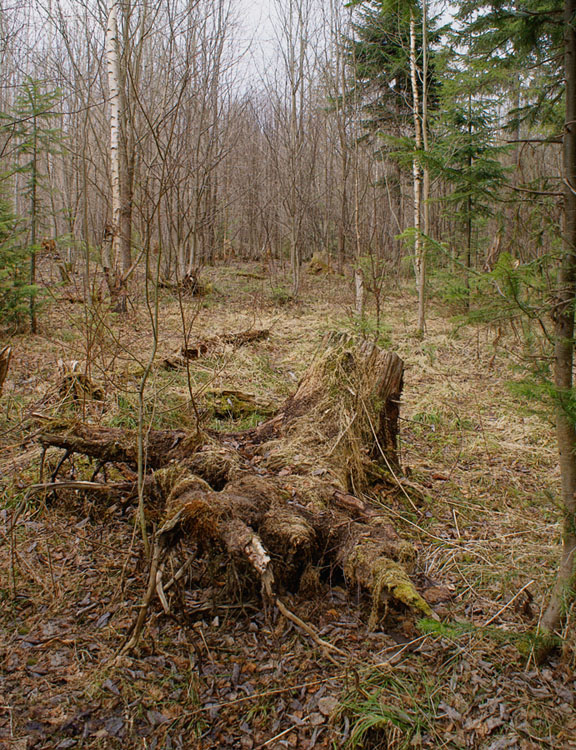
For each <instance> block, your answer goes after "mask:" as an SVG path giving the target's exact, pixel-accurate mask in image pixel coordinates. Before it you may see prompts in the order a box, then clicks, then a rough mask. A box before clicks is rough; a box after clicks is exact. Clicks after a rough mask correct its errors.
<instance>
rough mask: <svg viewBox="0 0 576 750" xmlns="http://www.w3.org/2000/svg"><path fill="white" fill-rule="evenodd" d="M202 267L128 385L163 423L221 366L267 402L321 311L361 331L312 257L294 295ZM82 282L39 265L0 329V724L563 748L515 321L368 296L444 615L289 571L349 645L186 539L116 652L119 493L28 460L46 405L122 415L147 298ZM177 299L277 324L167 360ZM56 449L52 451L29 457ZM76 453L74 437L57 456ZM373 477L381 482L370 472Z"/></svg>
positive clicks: (84, 467)
mask: <svg viewBox="0 0 576 750" xmlns="http://www.w3.org/2000/svg"><path fill="white" fill-rule="evenodd" d="M49 274H50V270H49V269H44V275H45V281H46V282H48V281H49ZM204 279H205V280H209V281H210V284H211V286H212V289H211V293H210V294H208V295H207V296H205V297H203V298H201V299H199V300H196V299H187V300H184V301H183V303H182V304H180V303H179V301H178V299H177V298H176V297H174V296H172V295H171V294H170V293H169V292H168V291H167V290H162V294H161V299H160V306H159V347H158V353H157V355H156V357H155V360H154V366H153V368H152V371H151V375H150V378H149V380H148V382H147V386H146V390H145V394H144V397H145V417H146V423H147V424H150V425H152V426H153V427H170V428H176V427H178V428H184V429H186V428H190V429H192V428H193V427H194V425H195V419H196V415H195V412H194V409H192V408H191V406H190V398H189V394H190V389H191V390H192V392H193V393H194V394H195V397H196V402H197V405H198V407H199V409H200V411H202V412H204V411H205V410H206V409H207V406H206V399H205V396H206V392H207V390H208V389H213V388H215V387H220V388H224V387H225V388H230V389H238V390H241V391H243V392H246V391H248V392H250V393H252V394H255V395H257V396H258V397H259V398H260V400H261V402H262V403H269V404H279V403H281V401H282V400H283V399H284V398H285V397H286V396H287V395H288V394H289V393H291V392H293V391H294V389H295V386H296V384H297V382H298V379H299V378H300V376H301V375H302V374H303V372H304V371H305V370H306V367H307V366H308V365H309V364H310V362H311V361H312V360H313V358H314V356H315V354H317V353H318V352H319V351H321V348H322V338H323V335H324V334H325V333H326V332H328V331H336V330H347V331H350V332H355V333H359V334H361V333H364V334H367V335H372V334H373V332H374V328H375V326H374V316H373V311H372V310H369V313H368V318H367V322H366V323H365V324H364V325H363V326H358V324H357V323H356V322H355V320H354V316H353V315H352V313H351V308H352V288H351V284H350V282H349V280H348V279H345V278H344V277H340V276H337V275H322V276H310V275H306V276H305V278H304V289H303V292H302V297H301V301H299V302H298V303H293V302H291V301H290V300H289V299H288V295H287V294H286V292H285V290H284V289H283V288H282V286H281V285H280V284H279V283H278V282H277V281H275V280H274V279H273V277H272V280H271V277H270V275H269V271H268V270H267V269H264V268H261V267H256V266H247V265H240V264H233V265H229V266H226V267H223V268H218V269H207V270H206V271H205V272H204ZM79 292H80V290H74V288H73V287H69V288H63V287H57V286H54V287H52V295H53V297H52V298H49V299H48V300H47V301H46V303H45V305H44V308H43V309H42V311H41V314H40V332H39V334H38V335H36V336H31V335H21V336H14V337H12V339H11V342H10V343H11V345H12V347H13V351H14V354H13V360H12V365H11V369H10V373H9V376H8V380H7V382H6V384H5V387H4V394H3V396H2V398H1V401H0V492H1V493H2V496H3V500H2V503H1V504H0V571H1V576H2V577H1V579H0V603H1V604H0V644H1V653H0V658H1V667H0V669H1V674H2V680H1V681H0V747H1V748H4V747H6V748H13V750H24V749H25V748H42V749H44V748H46V749H48V748H123V750H129V749H131V748H150V749H151V750H152V749H155V748H158V749H161V748H165V749H166V750H169V748H190V749H194V748H205V749H206V750H208V749H209V748H242V749H244V750H257V749H259V748H262V749H263V748H271V749H274V748H302V749H304V748H318V749H320V748H345V747H350V748H354V747H357V748H418V747H422V748H483V749H485V750H504V749H505V748H541V747H542V748H550V747H552V748H567V749H568V748H576V710H575V700H576V699H575V694H576V691H575V688H576V682H575V680H576V677H575V665H576V656H575V654H576V643H575V636H574V625H573V621H572V625H571V632H570V633H569V634H568V637H567V639H566V647H565V649H564V652H563V653H561V654H558V655H556V656H555V657H554V658H553V659H552V661H550V662H549V664H547V665H546V666H545V667H542V668H539V667H537V666H536V665H535V663H534V660H533V658H532V656H531V653H530V639H529V637H528V635H529V632H530V630H531V629H532V628H534V626H535V623H536V622H537V620H538V614H539V612H540V611H541V608H542V606H543V604H544V603H545V600H546V595H547V592H548V590H549V588H550V585H551V582H552V580H553V578H554V574H555V570H556V566H557V560H558V558H559V543H560V539H559V525H558V516H559V514H558V509H557V504H556V503H557V500H556V498H557V493H558V483H559V477H558V471H557V466H556V453H555V443H554V430H553V426H552V425H551V423H550V422H548V421H546V419H545V416H544V415H538V414H534V413H531V412H530V411H529V408H528V406H529V404H528V403H527V402H526V400H525V399H524V398H523V397H522V396H521V395H519V394H518V392H516V391H514V390H513V389H511V388H510V386H509V384H510V382H511V381H512V382H513V381H516V382H518V381H519V379H520V378H521V372H520V371H519V370H518V363H519V361H520V355H521V354H522V348H523V344H522V340H521V337H520V335H519V328H518V327H514V326H510V325H509V324H508V325H506V326H504V325H502V326H501V327H500V328H498V327H496V326H487V325H475V326H472V325H462V324H459V323H458V322H457V321H456V319H455V318H454V311H451V310H450V309H449V308H447V307H444V306H442V305H441V304H440V303H439V302H433V303H432V304H431V307H430V311H429V322H428V331H427V334H426V336H425V337H424V338H419V337H418V336H416V335H415V328H416V324H415V310H416V305H415V300H414V298H413V296H412V293H411V291H409V290H407V289H404V288H401V287H395V286H393V285H390V288H387V289H385V290H384V292H383V294H382V328H381V331H380V342H381V343H382V344H384V345H386V346H388V347H390V348H392V349H393V350H395V351H397V352H398V353H399V354H400V356H401V357H402V358H403V359H404V361H405V363H406V372H405V388H404V396H403V402H402V407H401V460H402V465H403V467H404V469H405V471H406V473H407V476H408V480H409V481H408V485H405V486H407V487H408V494H409V495H410V497H406V496H405V494H402V493H401V492H398V494H397V496H396V497H395V498H394V499H390V498H388V499H387V500H386V502H387V512H388V513H389V514H390V517H391V518H393V519H394V523H395V526H396V528H397V530H398V531H399V532H400V533H401V534H402V535H403V536H405V537H406V538H408V539H410V540H411V541H412V542H413V543H414V544H415V545H416V546H417V549H418V570H417V571H416V572H417V574H418V576H420V577H421V578H424V577H425V578H426V580H428V581H434V582H435V583H437V584H438V585H439V586H442V587H445V588H446V589H448V590H449V592H451V599H450V601H448V602H442V603H440V604H439V605H438V607H437V611H438V614H439V615H440V616H441V617H442V620H443V623H444V625H443V626H442V627H439V626H436V627H432V626H431V625H429V624H428V625H426V624H419V623H418V622H417V621H416V620H415V619H414V618H413V617H411V616H408V615H406V616H403V617H395V618H390V620H387V618H384V619H383V620H382V621H381V622H380V624H379V625H378V627H377V628H376V629H375V630H374V631H372V632H370V631H369V630H368V628H367V624H366V623H367V621H368V614H369V606H368V605H367V604H366V602H364V601H363V600H362V598H361V597H360V596H359V595H358V594H357V592H350V591H349V590H348V589H346V588H345V582H344V581H342V580H332V581H330V580H327V581H325V582H323V583H322V586H321V587H320V588H317V589H316V591H315V592H314V594H313V595H310V593H308V594H307V595H305V594H304V593H300V594H292V595H290V594H287V595H286V601H287V602H288V603H289V605H290V607H291V609H292V610H293V611H294V612H295V613H296V614H297V615H298V616H299V617H300V618H301V619H302V620H304V621H306V622H307V623H309V624H310V625H312V626H313V627H314V628H316V629H317V631H318V632H319V633H320V635H321V636H322V638H324V639H326V640H328V641H330V642H331V643H333V644H334V645H336V646H338V647H339V648H340V649H342V650H344V651H346V653H347V654H348V656H346V657H343V656H340V655H335V656H334V657H333V658H332V659H327V658H326V656H325V654H324V653H323V652H322V651H320V650H319V649H318V647H317V645H316V644H315V642H314V641H313V640H311V639H310V637H309V636H308V635H307V634H306V633H304V632H302V631H300V630H299V629H298V628H296V627H295V626H294V625H293V624H291V623H290V622H288V621H286V620H285V619H284V618H283V617H281V616H279V614H278V613H274V612H272V613H267V614H265V613H264V612H263V610H262V606H261V600H260V598H259V596H258V592H251V591H246V590H243V589H242V588H241V587H240V586H239V584H238V582H237V581H236V579H235V578H234V569H233V567H232V566H230V565H226V564H225V562H224V561H223V563H222V565H221V567H220V568H219V569H216V570H215V569H214V568H211V569H208V568H206V567H203V566H202V562H201V561H199V562H198V563H195V565H194V566H193V568H192V573H191V577H192V578H193V579H194V585H193V586H189V587H188V588H187V589H186V590H181V591H180V593H179V597H180V606H179V607H174V608H173V613H172V614H171V615H170V616H167V615H165V614H164V613H163V610H162V609H161V607H160V604H159V603H158V602H156V603H154V606H153V611H152V613H151V615H150V618H149V621H148V624H147V627H146V630H145V632H144V635H143V638H142V642H141V646H140V648H139V650H138V651H137V653H133V654H130V655H123V656H120V657H117V656H116V654H117V651H118V649H119V647H120V646H121V645H122V642H123V639H124V637H125V635H126V633H127V631H128V628H129V626H130V624H131V623H132V622H133V620H134V618H135V614H136V612H137V609H138V606H139V604H140V602H141V600H142V596H143V593H144V590H145V587H146V574H147V567H146V562H145V557H144V554H143V549H142V543H141V540H140V537H139V535H138V532H137V530H135V529H136V526H135V523H134V521H135V509H134V508H133V507H131V508H129V509H128V510H127V511H125V512H122V511H121V510H120V509H119V508H118V507H116V506H112V507H103V506H102V505H101V504H98V502H96V501H95V500H94V499H93V498H92V499H90V498H87V497H85V496H83V495H82V494H81V493H78V492H71V493H69V495H68V496H67V497H64V498H63V497H60V498H59V499H56V498H54V497H53V496H52V495H50V494H49V493H44V494H42V493H31V492H28V491H27V488H28V487H29V486H30V485H32V484H35V483H38V482H39V481H40V456H41V450H40V447H39V446H38V444H37V443H36V442H35V435H37V433H38V432H39V431H40V430H41V429H42V428H43V426H44V425H45V424H46V420H47V419H48V418H53V419H71V418H76V419H79V420H86V421H91V422H95V423H99V424H105V425H109V426H117V427H126V428H134V427H135V426H136V425H137V418H138V388H139V385H140V383H141V378H142V373H143V368H144V367H145V365H146V362H147V358H148V357H149V356H150V353H151V349H152V343H153V341H152V339H153V337H152V334H151V323H150V320H151V319H150V310H149V309H148V308H147V306H146V304H145V300H144V299H143V298H141V299H139V300H136V301H135V303H134V305H133V306H131V308H130V310H129V312H128V314H127V315H125V316H120V315H118V314H114V313H110V312H109V311H107V310H106V308H105V306H104V305H103V304H102V305H100V304H95V306H94V307H93V308H91V309H90V310H88V311H87V310H86V309H85V307H84V306H83V305H81V304H77V303H75V302H73V301H69V300H71V299H74V297H75V296H78V294H79ZM152 312H153V309H152ZM183 321H187V322H189V323H190V324H191V338H192V339H195V338H197V337H199V336H202V337H203V336H216V335H220V334H225V333H234V332H238V331H243V330H247V329H264V328H269V329H270V336H269V338H268V339H266V340H262V341H259V342H255V343H251V344H248V345H246V346H243V347H240V348H234V347H233V346H231V345H227V346H223V347H221V348H220V349H219V350H217V351H215V352H208V353H207V356H206V357H202V358H199V359H197V360H194V361H193V362H191V365H190V370H189V373H188V372H187V371H186V370H185V369H183V370H182V369H176V370H168V369H165V368H164V367H162V362H163V360H164V359H165V358H171V357H174V355H175V354H177V353H178V352H179V350H180V348H181V346H182V344H183V340H184V337H183ZM360 328H362V329H363V330H360ZM59 360H62V362H63V363H64V364H63V365H60V366H59V365H58V361H59ZM74 360H76V361H78V362H79V363H80V369H81V370H83V369H84V367H85V366H86V364H87V363H88V364H89V368H88V372H89V374H90V377H91V379H92V381H93V382H94V383H97V384H100V385H101V386H102V393H100V394H99V396H101V397H102V398H101V399H99V400H94V401H91V402H84V403H80V402H78V401H75V400H74V399H71V398H70V394H67V393H66V392H65V391H64V390H63V387H62V384H63V382H65V381H63V379H62V367H64V368H66V367H68V369H69V368H70V363H71V362H72V361H74ZM208 411H209V410H208ZM261 418H262V415H261V414H260V413H259V412H258V411H256V412H255V413H253V414H250V415H248V416H244V417H242V418H240V419H234V418H233V416H230V418H229V419H226V415H224V420H222V419H220V421H219V422H218V424H219V425H220V428H221V429H227V430H232V429H241V428H242V427H248V426H253V425H254V424H255V423H256V422H257V421H258V420H259V419H261ZM212 426H216V422H213V424H212ZM59 457H60V456H59V452H58V451H57V450H55V449H51V451H49V453H48V455H47V456H46V461H45V465H44V469H43V471H44V479H46V477H49V475H50V473H51V469H52V470H53V469H54V468H55V466H56V463H57V461H58V459H59ZM90 475H91V470H90V466H89V463H88V461H87V460H85V459H81V458H75V459H74V461H72V462H70V461H68V462H66V463H65V464H64V465H63V466H62V468H61V472H60V478H68V479H89V478H90ZM410 487H412V488H413V493H412V492H411V491H410ZM373 499H374V502H376V503H381V502H382V498H381V497H379V496H378V493H377V490H375V495H374V498H373ZM16 509H18V510H19V513H18V514H16V513H15V510H16ZM223 592H225V594H226V596H225V597H223V596H222V593H223Z"/></svg>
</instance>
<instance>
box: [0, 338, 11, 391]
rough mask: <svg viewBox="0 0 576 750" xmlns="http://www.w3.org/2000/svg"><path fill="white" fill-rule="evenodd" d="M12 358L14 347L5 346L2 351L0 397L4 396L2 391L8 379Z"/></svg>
mask: <svg viewBox="0 0 576 750" xmlns="http://www.w3.org/2000/svg"><path fill="white" fill-rule="evenodd" d="M11 358H12V347H10V346H5V347H3V348H2V349H0V396H1V395H2V389H3V388H4V383H5V382H6V378H7V377H8V370H9V368H10V359H11Z"/></svg>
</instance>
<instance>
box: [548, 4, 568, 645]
mask: <svg viewBox="0 0 576 750" xmlns="http://www.w3.org/2000/svg"><path fill="white" fill-rule="evenodd" d="M575 17H576V0H566V2H565V4H564V42H565V57H564V66H565V80H566V116H565V129H564V182H565V188H564V248H563V250H564V253H563V258H562V265H561V267H560V272H559V276H558V287H559V291H558V302H559V303H560V306H559V308H558V312H557V315H556V321H555V336H556V346H555V385H556V389H557V397H558V407H557V417H556V430H557V437H558V452H559V463H560V473H561V480H562V510H563V522H562V557H561V560H560V568H559V571H558V577H557V579H556V583H555V585H554V588H553V590H552V594H551V597H550V602H549V604H548V607H547V609H546V611H545V612H544V615H543V617H542V621H541V629H542V631H544V633H548V634H553V633H554V632H556V631H558V629H559V628H560V627H562V625H563V624H564V623H565V621H566V616H567V613H568V608H569V607H570V605H571V603H572V602H573V601H574V594H575V590H576V430H575V427H574V423H573V420H572V417H571V416H570V414H569V408H568V407H569V403H570V401H571V399H572V385H573V375H572V369H573V360H574V300H575V298H576V29H575V28H574V18H575ZM551 647H552V644H551V643H547V644H546V645H545V646H544V647H543V648H542V649H541V650H540V652H539V656H540V657H541V658H542V657H544V656H546V655H547V653H548V652H549V650H550V649H551Z"/></svg>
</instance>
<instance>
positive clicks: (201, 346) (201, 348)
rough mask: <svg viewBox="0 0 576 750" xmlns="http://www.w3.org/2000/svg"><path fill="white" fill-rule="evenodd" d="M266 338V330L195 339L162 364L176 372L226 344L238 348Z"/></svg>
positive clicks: (267, 333) (268, 332)
mask: <svg viewBox="0 0 576 750" xmlns="http://www.w3.org/2000/svg"><path fill="white" fill-rule="evenodd" d="M268 336H270V331H269V330H268V329H267V328H266V329H263V330H256V331H252V330H250V331H240V332H239V333H226V334H222V335H221V336H212V337H210V338H204V339H197V340H196V341H191V342H189V343H188V345H187V346H183V347H182V349H181V351H180V354H178V355H175V356H174V357H168V358H166V359H165V360H164V363H163V364H164V367H165V369H167V370H178V369H180V368H182V367H186V365H187V363H188V362H189V361H190V360H194V359H200V358H201V357H205V356H207V355H209V354H213V353H214V352H217V351H218V350H219V349H221V348H222V347H223V346H225V345H226V344H228V345H232V346H234V347H236V348H238V347H240V346H244V345H245V344H251V343H253V342H256V341H263V340H264V339H267V338H268Z"/></svg>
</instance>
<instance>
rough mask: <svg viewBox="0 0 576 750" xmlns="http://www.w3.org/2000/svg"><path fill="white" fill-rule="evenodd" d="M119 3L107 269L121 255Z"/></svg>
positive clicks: (111, 24) (110, 44) (111, 39)
mask: <svg viewBox="0 0 576 750" xmlns="http://www.w3.org/2000/svg"><path fill="white" fill-rule="evenodd" d="M118 4H119V0H108V23H107V25H106V63H107V68H108V96H109V101H108V109H109V125H110V176H111V185H110V187H111V197H112V217H111V219H112V220H111V225H110V232H109V236H110V243H109V244H108V243H105V245H104V247H105V257H103V258H102V263H103V265H104V268H105V269H106V270H108V271H111V270H115V269H117V267H118V262H119V256H120V215H121V210H122V202H121V197H120V196H121V194H120V138H121V133H120V116H121V107H120V105H121V97H120V61H119V55H118Z"/></svg>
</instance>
